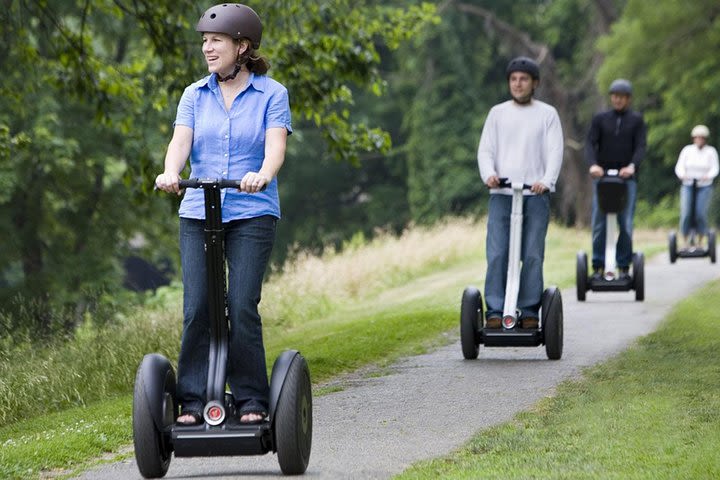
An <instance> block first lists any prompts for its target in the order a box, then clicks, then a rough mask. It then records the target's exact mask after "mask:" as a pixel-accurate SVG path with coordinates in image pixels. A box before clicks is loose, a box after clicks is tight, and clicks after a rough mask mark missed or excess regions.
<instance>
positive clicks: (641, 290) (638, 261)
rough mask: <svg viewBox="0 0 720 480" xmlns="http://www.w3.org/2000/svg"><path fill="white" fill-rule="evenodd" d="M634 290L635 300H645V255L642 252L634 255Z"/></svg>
mask: <svg viewBox="0 0 720 480" xmlns="http://www.w3.org/2000/svg"><path fill="white" fill-rule="evenodd" d="M633 288H634V289H635V300H637V301H638V302H642V301H643V300H645V255H643V253H642V252H635V253H634V254H633Z"/></svg>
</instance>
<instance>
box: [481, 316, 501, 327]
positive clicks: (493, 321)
mask: <svg viewBox="0 0 720 480" xmlns="http://www.w3.org/2000/svg"><path fill="white" fill-rule="evenodd" d="M485 328H502V319H501V318H500V317H488V318H487V320H485Z"/></svg>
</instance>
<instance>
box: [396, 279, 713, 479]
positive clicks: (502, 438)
mask: <svg viewBox="0 0 720 480" xmlns="http://www.w3.org/2000/svg"><path fill="white" fill-rule="evenodd" d="M717 312H720V282H714V283H712V284H710V285H708V286H707V287H705V288H704V289H703V290H702V291H700V292H698V293H696V294H695V295H694V296H693V297H691V298H689V299H686V300H685V301H683V302H681V303H680V304H679V305H678V306H677V307H676V308H675V309H674V310H673V312H672V313H671V314H670V316H669V318H667V319H666V321H665V322H664V323H663V325H662V326H661V328H660V329H659V330H658V331H657V332H655V333H652V334H650V335H648V336H647V337H644V338H643V339H641V340H640V341H639V342H638V344H637V345H636V346H634V347H633V348H631V349H630V350H628V351H626V352H624V353H622V354H621V355H619V356H618V357H616V358H614V359H612V360H610V361H608V362H605V363H603V364H601V365H598V366H595V367H592V368H590V369H589V370H588V371H587V372H586V373H585V376H584V378H583V379H582V380H580V381H572V382H566V383H563V384H562V385H560V387H559V388H558V391H557V395H556V396H555V397H553V398H550V399H546V400H544V401H543V402H541V403H540V404H539V405H537V406H536V407H535V408H534V409H533V410H532V411H529V412H524V413H521V414H519V415H517V416H516V417H515V419H514V420H513V421H511V422H508V423H506V424H503V425H500V426H498V427H495V428H491V429H489V430H487V431H485V432H482V433H480V434H479V435H477V436H476V437H475V438H474V439H473V440H472V441H471V442H470V443H469V444H468V445H467V446H466V447H464V448H463V449H461V450H460V451H458V452H455V453H453V454H451V455H449V456H446V457H443V458H438V459H435V460H431V461H426V462H422V463H420V464H418V465H416V466H414V467H412V468H410V469H409V470H407V471H406V472H404V473H403V474H402V475H400V476H398V477H396V478H398V479H402V480H406V479H426V478H433V479H434V478H457V479H466V478H468V479H469V478H472V479H478V478H502V479H530V478H534V479H546V478H547V479H596V478H601V479H675V478H683V479H693V478H696V479H705V478H720V456H718V455H717V452H718V449H720V416H718V411H720V395H718V391H720V356H718V354H717V353H718V351H720V316H719V315H718V313H717Z"/></svg>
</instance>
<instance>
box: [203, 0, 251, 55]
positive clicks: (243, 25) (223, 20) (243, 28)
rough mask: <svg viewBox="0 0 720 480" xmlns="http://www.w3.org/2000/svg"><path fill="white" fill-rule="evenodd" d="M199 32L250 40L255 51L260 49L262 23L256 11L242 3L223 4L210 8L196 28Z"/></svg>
mask: <svg viewBox="0 0 720 480" xmlns="http://www.w3.org/2000/svg"><path fill="white" fill-rule="evenodd" d="M195 30H197V31H198V32H217V33H225V34H227V35H230V36H231V37H232V38H234V39H235V40H238V39H240V38H249V39H250V41H251V42H252V47H253V48H254V49H256V50H257V49H258V48H260V40H261V39H262V22H261V21H260V17H259V16H258V14H257V13H255V10H253V9H252V8H250V7H248V6H247V5H243V4H242V3H221V4H220V5H215V6H214V7H210V8H208V9H207V10H206V11H205V13H203V14H202V16H201V17H200V20H199V21H198V23H197V26H195Z"/></svg>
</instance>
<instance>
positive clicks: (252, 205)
mask: <svg viewBox="0 0 720 480" xmlns="http://www.w3.org/2000/svg"><path fill="white" fill-rule="evenodd" d="M175 125H185V126H187V127H190V128H192V129H193V144H192V151H191V154H190V167H191V170H192V171H191V172H190V177H191V178H196V177H197V178H227V179H233V180H239V179H242V178H243V176H245V174H246V173H247V172H257V171H259V170H260V167H261V166H262V162H263V159H264V158H265V131H266V130H267V129H268V128H274V127H282V128H285V129H287V131H288V134H290V133H292V128H291V125H290V103H289V100H288V93H287V89H286V88H285V87H284V86H283V85H282V84H280V83H279V82H277V81H275V80H273V79H271V78H269V77H267V76H265V75H255V74H253V73H251V74H250V78H249V80H248V84H247V87H246V88H245V90H243V91H242V92H240V94H238V96H237V97H236V98H235V100H234V101H233V104H232V107H231V108H230V110H229V111H227V110H225V104H224V102H223V98H222V93H221V92H220V87H219V85H218V82H217V79H216V75H215V74H214V73H213V74H211V75H208V76H207V77H205V78H203V79H202V80H199V81H197V82H195V83H193V84H192V85H190V86H189V87H187V88H186V89H185V91H184V92H183V95H182V97H181V98H180V103H179V104H178V110H177V117H176V119H175ZM221 198H222V221H223V222H229V221H231V220H238V219H242V218H253V217H259V216H261V215H273V216H275V217H278V218H280V199H279V198H278V189H277V179H276V178H275V179H273V180H272V181H271V182H270V184H269V185H268V186H267V188H266V189H265V190H264V191H262V192H259V193H254V194H248V193H242V192H240V191H238V190H236V189H231V188H226V189H223V190H222V193H221ZM204 202H205V197H204V194H203V191H202V189H187V190H186V191H185V197H184V198H183V200H182V203H181V204H180V216H181V217H185V218H196V219H201V220H202V219H204V218H205V203H204Z"/></svg>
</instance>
